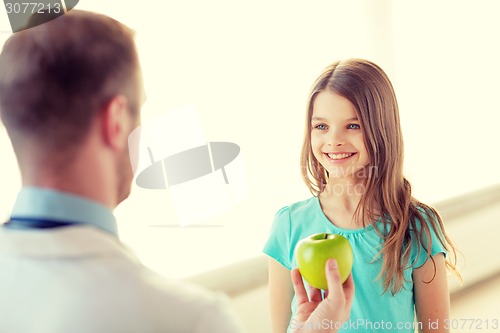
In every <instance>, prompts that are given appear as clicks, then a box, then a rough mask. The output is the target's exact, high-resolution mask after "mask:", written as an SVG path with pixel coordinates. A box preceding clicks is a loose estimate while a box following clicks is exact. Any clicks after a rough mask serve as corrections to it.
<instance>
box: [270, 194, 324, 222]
mask: <svg viewBox="0 0 500 333" xmlns="http://www.w3.org/2000/svg"><path fill="white" fill-rule="evenodd" d="M318 208H319V209H320V210H321V206H319V201H318V198H317V197H311V198H309V199H306V200H302V201H297V202H294V203H292V204H290V205H287V206H284V207H282V208H280V209H279V210H278V212H276V217H285V216H286V217H288V218H290V219H296V218H300V217H302V216H306V215H310V214H311V213H315V212H317V210H318Z"/></svg>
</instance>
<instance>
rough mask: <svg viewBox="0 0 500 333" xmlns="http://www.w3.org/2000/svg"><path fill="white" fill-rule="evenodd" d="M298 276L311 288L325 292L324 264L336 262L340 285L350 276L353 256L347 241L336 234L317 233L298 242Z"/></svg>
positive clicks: (296, 249) (326, 287)
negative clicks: (328, 261) (329, 260)
mask: <svg viewBox="0 0 500 333" xmlns="http://www.w3.org/2000/svg"><path fill="white" fill-rule="evenodd" d="M295 255H296V258H297V265H298V268H299V271H300V274H301V275H302V276H303V277H304V279H305V280H306V281H307V282H308V283H309V284H310V285H311V286H313V287H315V288H318V289H323V290H327V289H328V284H327V282H326V276H325V264H326V261H327V260H328V259H330V258H333V259H335V260H337V263H338V267H339V273H340V278H341V281H342V283H344V282H345V280H346V279H347V278H348V277H349V274H351V269H352V263H353V254H352V248H351V245H350V244H349V241H348V240H347V239H346V238H345V237H343V236H341V235H337V234H328V233H319V234H314V235H311V236H309V237H306V238H304V239H302V240H301V241H299V243H298V244H297V247H296V248H295Z"/></svg>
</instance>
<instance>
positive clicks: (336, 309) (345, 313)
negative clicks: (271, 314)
mask: <svg viewBox="0 0 500 333" xmlns="http://www.w3.org/2000/svg"><path fill="white" fill-rule="evenodd" d="M325 270H326V279H327V281H328V291H327V292H325V299H322V296H321V290H319V289H316V288H313V287H310V289H309V292H310V300H309V298H308V297H307V293H306V290H305V288H304V283H303V281H302V276H301V275H300V272H299V270H298V269H296V268H295V269H293V270H292V282H293V288H294V290H295V297H296V299H297V313H296V314H295V317H294V318H292V324H291V326H292V332H293V333H313V332H314V333H335V332H337V331H338V330H339V328H340V327H341V325H342V324H343V323H344V322H346V321H347V320H348V319H349V315H350V312H351V306H352V299H353V296H354V281H353V280H352V275H350V276H349V278H347V280H346V281H345V283H344V284H343V285H342V284H341V283H340V274H339V270H338V265H337V261H335V259H330V260H328V261H327V263H326V265H325Z"/></svg>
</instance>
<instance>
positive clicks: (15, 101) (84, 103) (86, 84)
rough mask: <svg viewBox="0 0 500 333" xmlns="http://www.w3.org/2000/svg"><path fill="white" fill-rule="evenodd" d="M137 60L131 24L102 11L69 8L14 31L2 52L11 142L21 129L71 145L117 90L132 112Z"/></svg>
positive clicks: (3, 106) (0, 105)
mask: <svg viewBox="0 0 500 333" xmlns="http://www.w3.org/2000/svg"><path fill="white" fill-rule="evenodd" d="M138 68H139V67H138V57H137V51H136V48H135V43H134V40H133V32H132V31H131V30H130V29H129V28H127V27H126V26H124V25H123V24H121V23H119V22H118V21H115V20H113V19H111V18H109V17H107V16H104V15H100V14H96V13H91V12H85V11H78V10H72V11H70V12H68V13H67V14H65V15H63V16H61V17H59V18H56V19H54V20H52V21H50V22H47V23H44V24H42V25H40V26H37V27H34V28H31V29H28V30H25V31H21V32H18V33H15V34H14V35H13V36H12V37H10V38H9V39H8V40H7V42H6V44H5V46H4V48H3V51H2V53H1V54H0V115H1V118H2V120H3V122H4V124H5V127H6V128H7V131H8V132H9V135H10V137H11V139H12V142H13V144H14V148H15V146H16V140H17V139H19V138H24V137H27V138H28V139H30V140H36V142H40V143H41V144H43V145H44V147H46V148H48V149H51V150H67V149H68V148H71V147H73V146H74V145H75V144H77V143H79V142H81V141H82V140H83V139H84V138H85V136H86V134H87V132H88V129H89V126H90V124H91V121H92V119H94V117H95V116H96V115H97V114H98V113H99V111H100V110H101V109H102V108H103V107H104V106H105V105H106V104H107V103H108V102H109V101H110V99H111V98H112V97H113V96H116V95H120V94H123V95H125V96H126V97H127V100H128V101H129V107H130V109H131V112H134V113H137V112H138V109H139V103H140V101H139V100H138V96H137V95H138V94H137V91H138V89H139V88H138V87H137V75H138Z"/></svg>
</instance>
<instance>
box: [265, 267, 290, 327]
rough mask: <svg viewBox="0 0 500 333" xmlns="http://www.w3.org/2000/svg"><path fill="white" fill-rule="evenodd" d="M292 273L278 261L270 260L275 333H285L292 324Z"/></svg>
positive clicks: (271, 301) (272, 312) (270, 286)
mask: <svg viewBox="0 0 500 333" xmlns="http://www.w3.org/2000/svg"><path fill="white" fill-rule="evenodd" d="M293 295H294V292H293V284H292V279H291V277H290V271H289V270H288V269H286V268H285V267H283V266H282V265H281V264H280V263H279V262H277V261H276V260H274V259H272V258H269V301H270V306H271V324H272V328H273V333H285V332H286V330H287V328H288V325H289V323H290V317H291V315H292V310H291V308H290V305H291V304H292V298H293Z"/></svg>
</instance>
